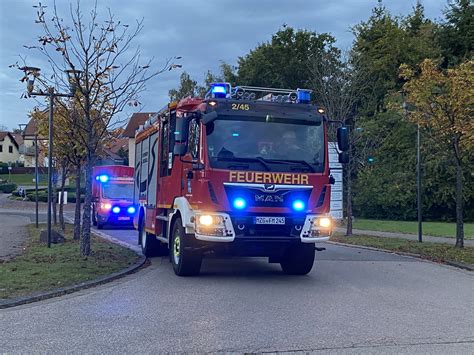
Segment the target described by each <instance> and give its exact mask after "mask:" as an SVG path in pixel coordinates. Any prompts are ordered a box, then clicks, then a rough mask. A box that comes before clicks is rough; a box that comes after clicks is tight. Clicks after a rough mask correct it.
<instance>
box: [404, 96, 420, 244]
mask: <svg viewBox="0 0 474 355" xmlns="http://www.w3.org/2000/svg"><path fill="white" fill-rule="evenodd" d="M402 96H403V109H404V110H405V117H408V103H407V102H406V101H405V96H404V93H403V92H402ZM420 145H421V135H420V124H419V123H417V125H416V201H417V202H416V205H417V209H418V213H417V215H418V242H420V243H421V242H423V228H422V223H423V221H422V220H423V214H422V213H423V212H422V206H421V153H420Z"/></svg>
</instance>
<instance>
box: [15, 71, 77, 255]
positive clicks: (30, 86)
mask: <svg viewBox="0 0 474 355" xmlns="http://www.w3.org/2000/svg"><path fill="white" fill-rule="evenodd" d="M20 70H22V71H24V72H25V76H27V77H28V83H27V90H28V96H48V97H49V120H48V124H49V132H48V136H49V137H48V138H49V142H48V248H51V208H52V185H53V184H52V177H53V169H52V166H53V111H54V98H55V97H74V95H75V93H76V88H77V87H76V84H75V82H74V81H73V80H72V79H73V78H74V77H75V74H78V73H80V71H77V70H66V73H67V75H68V78H69V93H67V94H61V93H58V92H55V89H54V87H53V86H50V87H48V89H47V91H46V92H43V91H42V90H40V91H38V92H35V91H34V83H35V79H36V78H38V77H39V72H40V68H35V67H22V68H20ZM71 75H73V77H72V78H71Z"/></svg>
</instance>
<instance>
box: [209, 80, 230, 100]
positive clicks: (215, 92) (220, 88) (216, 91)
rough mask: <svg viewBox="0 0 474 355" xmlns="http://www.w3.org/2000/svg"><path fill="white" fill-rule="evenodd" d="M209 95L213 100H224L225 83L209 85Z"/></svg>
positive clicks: (225, 94)
mask: <svg viewBox="0 0 474 355" xmlns="http://www.w3.org/2000/svg"><path fill="white" fill-rule="evenodd" d="M211 95H212V97H214V98H225V97H226V96H227V84H225V83H213V84H211Z"/></svg>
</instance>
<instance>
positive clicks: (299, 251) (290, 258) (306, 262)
mask: <svg viewBox="0 0 474 355" xmlns="http://www.w3.org/2000/svg"><path fill="white" fill-rule="evenodd" d="M314 255H315V250H314V244H299V245H297V246H293V247H291V248H290V249H289V250H288V253H287V254H286V255H285V257H284V259H283V260H282V261H281V262H280V265H281V268H282V270H283V272H284V273H285V274H288V275H306V274H308V273H309V272H310V271H311V269H312V268H313V264H314Z"/></svg>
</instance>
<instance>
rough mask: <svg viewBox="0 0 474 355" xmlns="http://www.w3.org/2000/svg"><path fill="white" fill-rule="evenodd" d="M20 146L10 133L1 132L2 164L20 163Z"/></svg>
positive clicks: (0, 160) (0, 154) (0, 161)
mask: <svg viewBox="0 0 474 355" xmlns="http://www.w3.org/2000/svg"><path fill="white" fill-rule="evenodd" d="M19 148H20V146H19V145H18V143H17V141H16V140H15V137H14V136H13V134H12V133H10V132H0V163H10V164H12V163H19V162H20V151H19Z"/></svg>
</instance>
